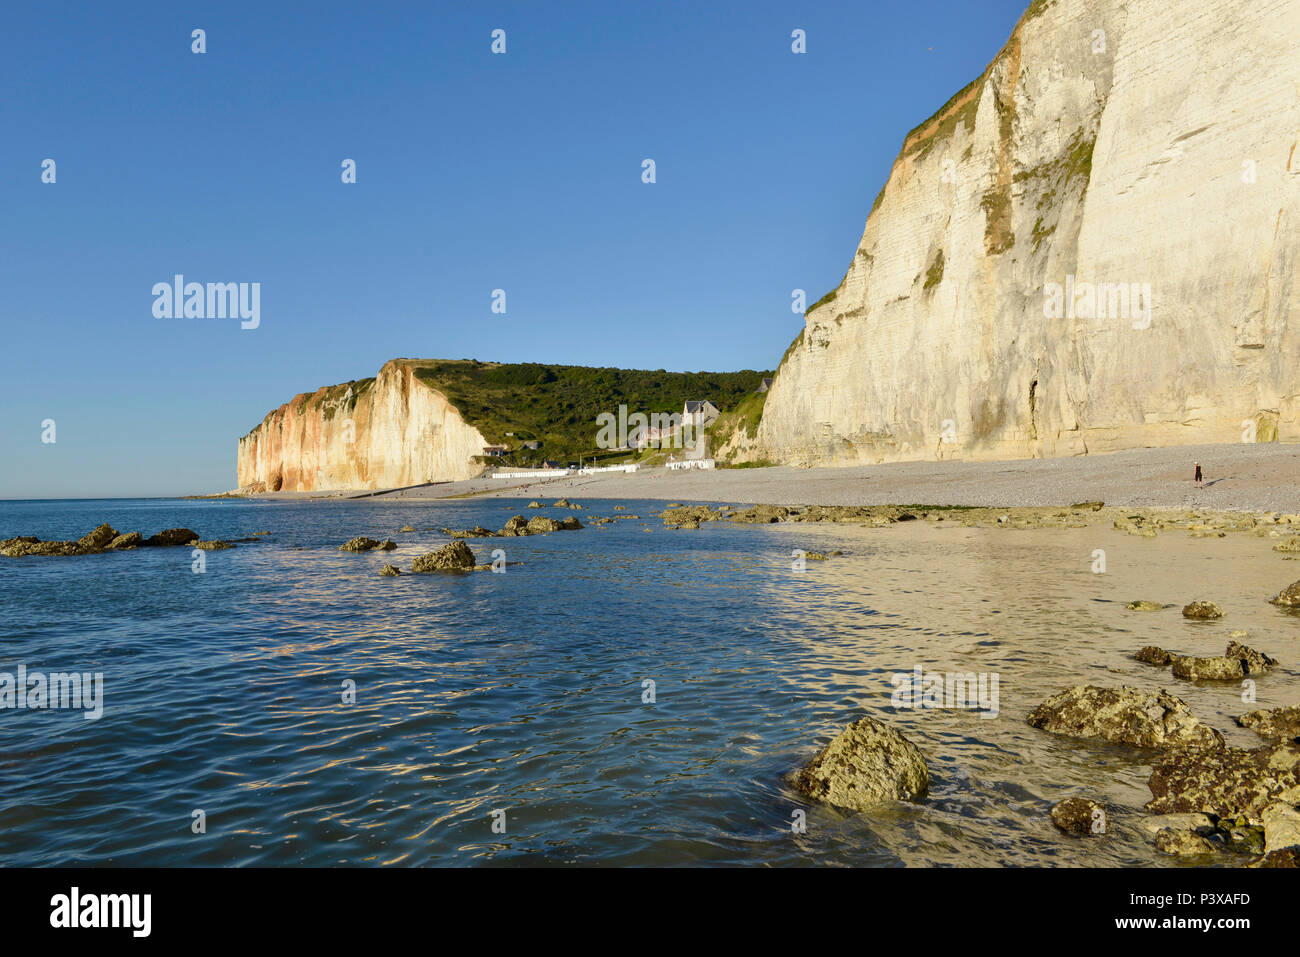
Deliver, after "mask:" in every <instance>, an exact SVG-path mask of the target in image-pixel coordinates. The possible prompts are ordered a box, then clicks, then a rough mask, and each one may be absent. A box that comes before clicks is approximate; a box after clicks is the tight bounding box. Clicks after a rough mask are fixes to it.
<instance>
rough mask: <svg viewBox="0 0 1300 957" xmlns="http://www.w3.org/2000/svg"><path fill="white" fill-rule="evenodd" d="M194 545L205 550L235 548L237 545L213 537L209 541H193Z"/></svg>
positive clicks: (214, 550) (213, 550)
mask: <svg viewBox="0 0 1300 957" xmlns="http://www.w3.org/2000/svg"><path fill="white" fill-rule="evenodd" d="M194 547H195V548H201V549H203V550H204V551H205V552H219V551H221V550H222V549H223V548H236V547H238V546H236V545H232V544H230V542H223V541H221V540H220V539H214V540H213V541H210V542H194Z"/></svg>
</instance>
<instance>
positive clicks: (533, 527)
mask: <svg viewBox="0 0 1300 957" xmlns="http://www.w3.org/2000/svg"><path fill="white" fill-rule="evenodd" d="M559 530H560V523H559V522H557V521H556V520H555V519H553V518H547V517H546V516H545V515H534V516H533V517H532V518H531V519H529V520H528V534H529V535H537V534H540V533H542V532H558V531H559Z"/></svg>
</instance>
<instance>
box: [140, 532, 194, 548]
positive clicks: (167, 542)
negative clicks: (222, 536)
mask: <svg viewBox="0 0 1300 957" xmlns="http://www.w3.org/2000/svg"><path fill="white" fill-rule="evenodd" d="M198 540H199V533H198V532H196V531H193V530H192V529H188V528H165V529H163V530H162V531H161V532H159V533H158V534H157V535H150V536H149V537H148V538H146V539H145V540H144V543H145V544H146V545H150V546H156V547H171V546H175V545H188V544H189V543H190V542H197V541H198Z"/></svg>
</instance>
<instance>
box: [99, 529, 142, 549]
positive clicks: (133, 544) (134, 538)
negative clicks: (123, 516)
mask: <svg viewBox="0 0 1300 957" xmlns="http://www.w3.org/2000/svg"><path fill="white" fill-rule="evenodd" d="M143 544H144V536H143V535H141V534H140V533H139V532H126V533H125V534H122V535H118V536H117V537H116V538H115V539H113V540H112V541H111V542H109V543H108V546H107V547H108V550H109V551H110V552H115V551H128V550H130V549H132V548H139V547H140V546H141V545H143Z"/></svg>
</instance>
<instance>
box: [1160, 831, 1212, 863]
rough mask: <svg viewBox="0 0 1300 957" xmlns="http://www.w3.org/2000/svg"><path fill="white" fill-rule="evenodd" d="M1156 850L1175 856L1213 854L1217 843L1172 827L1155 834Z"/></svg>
mask: <svg viewBox="0 0 1300 957" xmlns="http://www.w3.org/2000/svg"><path fill="white" fill-rule="evenodd" d="M1155 845H1156V850H1157V851H1159V852H1160V853H1161V854H1171V855H1173V856H1175V857H1196V856H1199V855H1201V854H1213V853H1214V852H1215V851H1217V850H1218V845H1217V844H1214V843H1212V842H1211V841H1209V840H1207V839H1206V838H1204V837H1201V835H1199V834H1196V833H1194V832H1192V831H1180V830H1177V829H1174V828H1169V829H1167V830H1163V831H1160V832H1159V833H1158V834H1156V839H1155Z"/></svg>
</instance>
